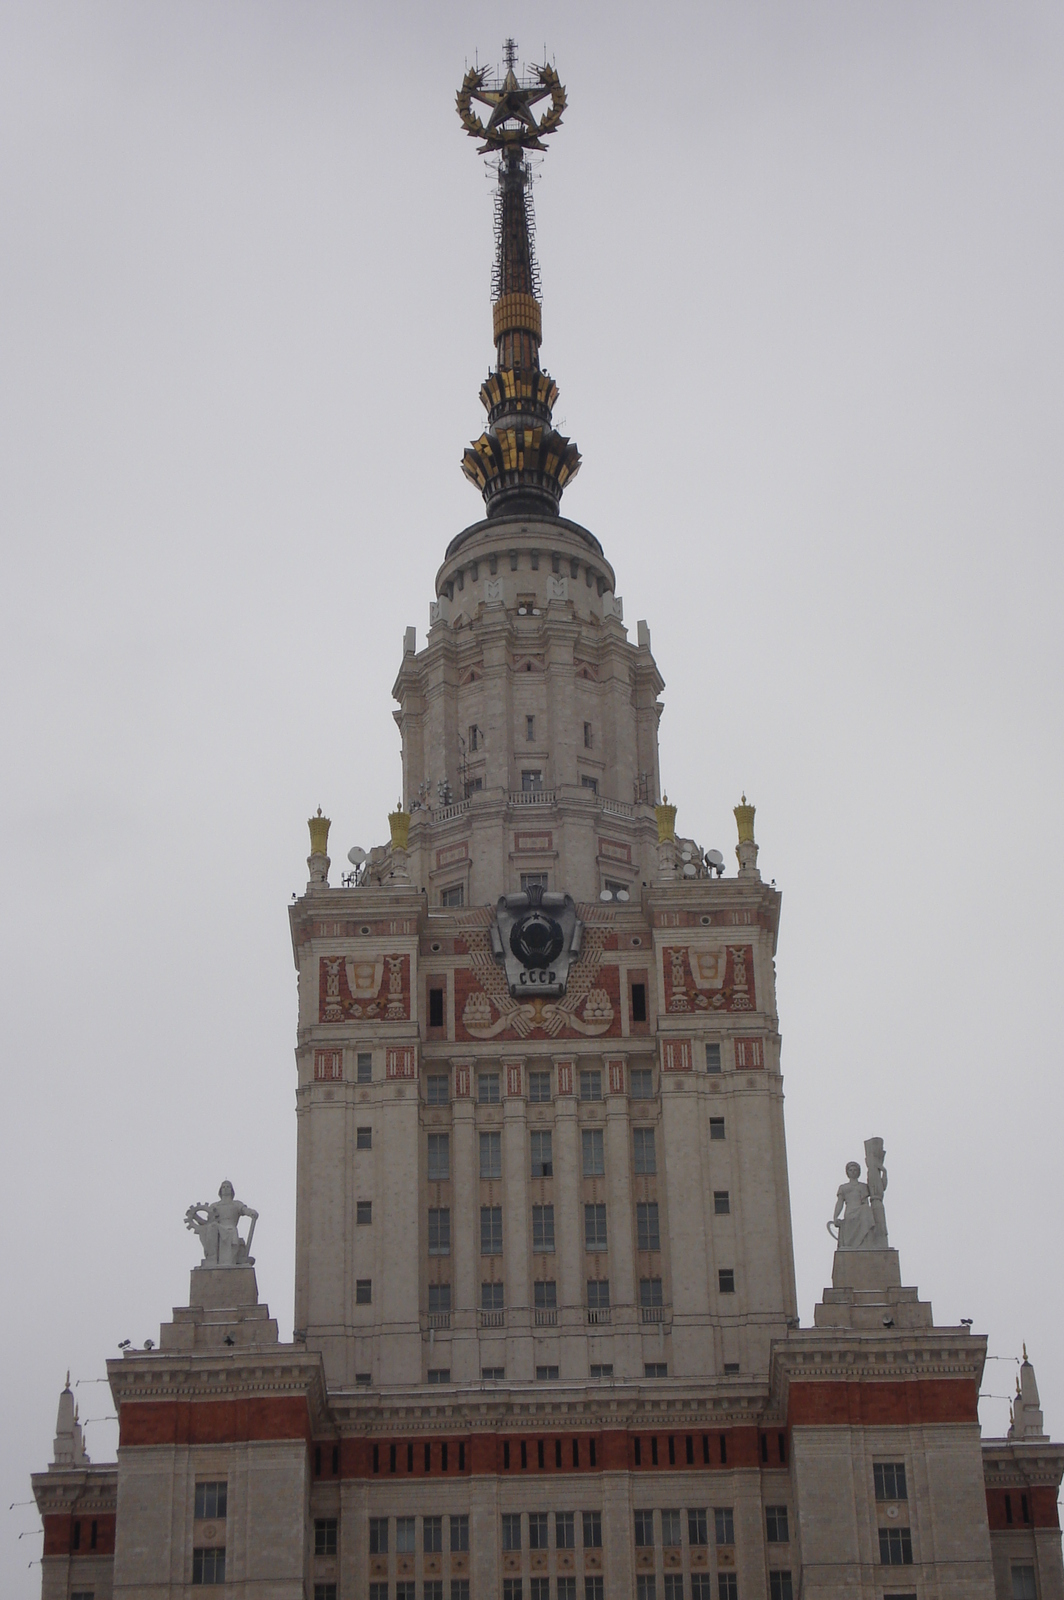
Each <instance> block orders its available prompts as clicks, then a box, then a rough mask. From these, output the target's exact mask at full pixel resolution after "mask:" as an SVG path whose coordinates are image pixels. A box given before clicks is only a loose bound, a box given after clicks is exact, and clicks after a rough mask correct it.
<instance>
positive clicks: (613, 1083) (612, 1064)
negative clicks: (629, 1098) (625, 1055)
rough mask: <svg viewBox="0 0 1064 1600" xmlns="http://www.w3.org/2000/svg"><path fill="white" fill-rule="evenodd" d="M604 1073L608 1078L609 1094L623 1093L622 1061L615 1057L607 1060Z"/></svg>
mask: <svg viewBox="0 0 1064 1600" xmlns="http://www.w3.org/2000/svg"><path fill="white" fill-rule="evenodd" d="M606 1073H607V1077H608V1078H609V1085H610V1094H623V1093H624V1062H623V1061H618V1060H617V1059H616V1058H614V1059H613V1060H609V1059H608V1060H607V1062H606Z"/></svg>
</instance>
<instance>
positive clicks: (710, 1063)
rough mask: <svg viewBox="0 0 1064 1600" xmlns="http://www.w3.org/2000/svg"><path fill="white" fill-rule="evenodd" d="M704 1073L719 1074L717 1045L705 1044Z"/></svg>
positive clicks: (718, 1047)
mask: <svg viewBox="0 0 1064 1600" xmlns="http://www.w3.org/2000/svg"><path fill="white" fill-rule="evenodd" d="M706 1071H707V1072H719V1071H720V1045H719V1044H707V1045H706Z"/></svg>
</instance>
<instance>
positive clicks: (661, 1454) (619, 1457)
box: [321, 1427, 775, 1478]
mask: <svg viewBox="0 0 1064 1600" xmlns="http://www.w3.org/2000/svg"><path fill="white" fill-rule="evenodd" d="M444 1443H446V1446H447V1464H446V1467H445V1466H444V1461H443V1446H444ZM332 1447H333V1441H327V1442H326V1443H324V1444H323V1445H322V1447H321V1448H322V1468H323V1475H327V1476H331V1470H330V1471H329V1472H328V1473H326V1472H325V1467H326V1463H327V1461H330V1460H331V1452H332ZM707 1457H708V1461H707ZM707 1464H708V1465H709V1466H711V1467H724V1468H726V1469H731V1468H736V1467H739V1468H742V1467H746V1468H755V1469H756V1468H758V1467H760V1466H761V1456H760V1453H759V1449H758V1430H757V1428H756V1427H748V1428H725V1429H720V1428H717V1429H714V1430H712V1431H708V1432H707V1431H705V1430H703V1429H697V1430H693V1431H692V1432H691V1433H687V1432H673V1433H660V1434H656V1433H639V1434H635V1433H628V1432H626V1431H625V1430H623V1429H620V1428H618V1429H609V1430H605V1431H603V1432H602V1433H578V1434H573V1433H564V1434H563V1433H546V1434H544V1433H526V1434H522V1433H517V1434H509V1433H506V1434H495V1433H475V1434H469V1435H465V1436H464V1437H461V1438H455V1437H454V1436H453V1435H451V1434H448V1435H445V1436H442V1437H441V1436H440V1435H436V1436H435V1437H433V1436H426V1435H424V1434H422V1435H420V1436H418V1437H415V1438H411V1437H409V1436H408V1437H406V1438H401V1439H379V1440H376V1441H374V1440H370V1439H350V1438H348V1439H344V1440H342V1441H341V1445H340V1476H341V1477H342V1478H373V1477H378V1478H391V1477H396V1478H408V1477H415V1478H422V1477H437V1476H442V1475H446V1476H447V1477H456V1476H469V1475H471V1474H472V1475H478V1476H485V1477H498V1476H502V1477H508V1476H510V1475H511V1474H512V1475H514V1476H518V1477H519V1476H521V1474H536V1473H540V1472H543V1473H551V1474H558V1473H566V1474H569V1473H574V1472H583V1473H586V1472H625V1471H637V1470H641V1469H643V1468H650V1469H653V1468H655V1467H658V1468H667V1467H676V1468H683V1467H692V1468H696V1469H700V1470H703V1471H704V1470H705V1467H706V1466H707ZM773 1465H775V1461H773Z"/></svg>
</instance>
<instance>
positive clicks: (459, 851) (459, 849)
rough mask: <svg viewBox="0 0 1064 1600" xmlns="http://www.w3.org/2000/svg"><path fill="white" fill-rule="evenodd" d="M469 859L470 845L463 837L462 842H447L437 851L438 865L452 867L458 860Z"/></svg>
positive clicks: (438, 866)
mask: <svg viewBox="0 0 1064 1600" xmlns="http://www.w3.org/2000/svg"><path fill="white" fill-rule="evenodd" d="M468 860H469V846H468V844H467V843H466V841H465V840H464V839H463V840H462V842H461V843H460V844H445V845H443V846H442V848H441V849H439V850H437V851H436V867H437V869H439V868H440V867H451V866H454V865H455V863H456V862H459V861H468Z"/></svg>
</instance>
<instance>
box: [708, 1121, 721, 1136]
mask: <svg viewBox="0 0 1064 1600" xmlns="http://www.w3.org/2000/svg"><path fill="white" fill-rule="evenodd" d="M709 1137H710V1138H711V1139H723V1138H724V1118H723V1117H710V1119H709Z"/></svg>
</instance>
